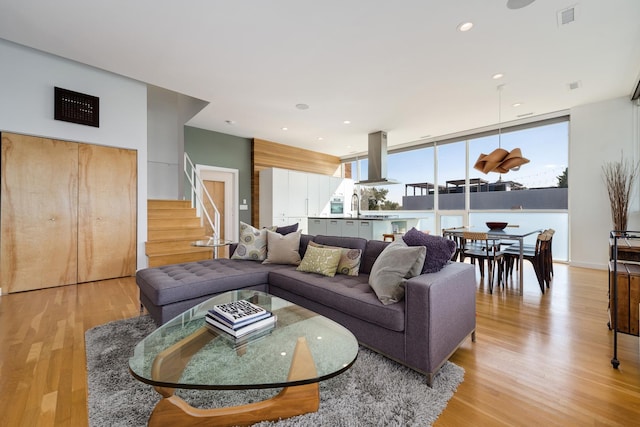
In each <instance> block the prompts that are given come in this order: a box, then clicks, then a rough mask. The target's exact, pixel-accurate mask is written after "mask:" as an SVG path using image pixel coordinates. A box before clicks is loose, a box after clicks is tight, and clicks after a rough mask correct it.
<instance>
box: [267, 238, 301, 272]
mask: <svg viewBox="0 0 640 427" xmlns="http://www.w3.org/2000/svg"><path fill="white" fill-rule="evenodd" d="M300 234H301V233H300V231H296V232H294V233H289V234H287V235H286V236H283V235H282V234H279V233H274V232H273V231H268V230H267V259H265V260H264V261H262V263H263V264H291V265H299V264H300V252H298V250H299V248H300Z"/></svg>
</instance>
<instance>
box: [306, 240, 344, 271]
mask: <svg viewBox="0 0 640 427" xmlns="http://www.w3.org/2000/svg"><path fill="white" fill-rule="evenodd" d="M341 255H342V250H341V249H333V248H318V247H315V246H310V245H309V246H307V251H306V252H305V254H304V258H302V262H300V265H299V266H298V268H296V270H298V271H304V272H307V273H319V274H323V275H325V276H329V277H333V276H335V274H336V270H337V269H338V263H339V262H340V256H341Z"/></svg>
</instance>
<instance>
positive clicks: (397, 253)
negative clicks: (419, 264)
mask: <svg viewBox="0 0 640 427" xmlns="http://www.w3.org/2000/svg"><path fill="white" fill-rule="evenodd" d="M425 252H426V249H425V247H424V246H415V247H411V246H406V247H405V246H403V245H394V244H390V245H388V246H387V247H386V248H384V250H383V251H382V252H381V253H380V255H378V258H377V259H376V260H375V262H374V263H373V267H371V273H370V274H369V286H371V288H372V289H373V291H374V292H375V293H376V295H377V296H378V299H379V300H380V302H382V304H384V305H389V304H394V303H397V302H399V301H400V300H402V298H403V297H404V284H405V282H406V281H407V279H406V278H405V276H406V275H407V274H408V273H409V271H410V270H411V267H413V265H414V264H415V263H416V261H417V260H418V259H421V260H422V261H424V256H425Z"/></svg>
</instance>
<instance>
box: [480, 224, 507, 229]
mask: <svg viewBox="0 0 640 427" xmlns="http://www.w3.org/2000/svg"><path fill="white" fill-rule="evenodd" d="M485 224H487V227H489V229H490V230H504V228H505V227H506V226H507V224H509V223H508V222H486V223H485Z"/></svg>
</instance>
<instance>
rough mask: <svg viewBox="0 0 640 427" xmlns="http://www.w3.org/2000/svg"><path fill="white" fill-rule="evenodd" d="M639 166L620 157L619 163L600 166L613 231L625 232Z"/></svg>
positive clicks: (614, 162)
mask: <svg viewBox="0 0 640 427" xmlns="http://www.w3.org/2000/svg"><path fill="white" fill-rule="evenodd" d="M639 166H640V165H639V164H638V163H634V162H632V161H631V160H629V159H625V158H624V157H623V156H621V158H620V161H613V162H607V163H605V164H604V165H603V166H602V176H603V179H604V183H605V185H606V187H607V193H608V194H609V203H610V205H611V220H612V221H613V229H614V230H615V231H621V232H624V231H626V230H627V220H628V216H629V207H630V204H631V196H632V194H633V193H632V192H631V191H632V189H633V186H634V184H635V182H636V180H637V179H638V170H639Z"/></svg>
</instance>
